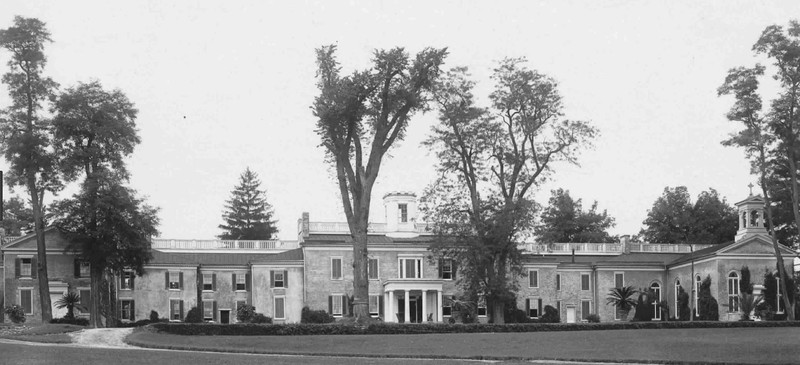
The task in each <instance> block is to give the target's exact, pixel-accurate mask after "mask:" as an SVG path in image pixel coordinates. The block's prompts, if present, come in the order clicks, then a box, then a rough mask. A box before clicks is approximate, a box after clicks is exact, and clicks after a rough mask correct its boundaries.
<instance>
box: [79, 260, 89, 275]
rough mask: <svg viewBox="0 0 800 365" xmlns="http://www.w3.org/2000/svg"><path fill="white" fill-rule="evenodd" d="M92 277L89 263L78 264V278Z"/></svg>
mask: <svg viewBox="0 0 800 365" xmlns="http://www.w3.org/2000/svg"><path fill="white" fill-rule="evenodd" d="M91 275H92V274H91V270H89V263H88V262H83V261H79V262H78V277H79V278H88V277H90V276H91Z"/></svg>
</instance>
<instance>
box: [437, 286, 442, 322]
mask: <svg viewBox="0 0 800 365" xmlns="http://www.w3.org/2000/svg"><path fill="white" fill-rule="evenodd" d="M436 303H437V304H436V305H437V307H436V319H437V320H438V321H439V322H440V323H441V322H444V317H443V316H442V307H443V306H444V303H442V291H441V290H437V291H436Z"/></svg>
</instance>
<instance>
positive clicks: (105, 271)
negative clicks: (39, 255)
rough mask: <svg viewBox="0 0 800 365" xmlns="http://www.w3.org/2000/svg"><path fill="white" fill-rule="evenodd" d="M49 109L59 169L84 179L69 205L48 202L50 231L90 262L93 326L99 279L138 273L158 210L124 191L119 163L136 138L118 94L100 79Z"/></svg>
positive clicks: (130, 110) (127, 106)
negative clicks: (52, 221) (51, 206)
mask: <svg viewBox="0 0 800 365" xmlns="http://www.w3.org/2000/svg"><path fill="white" fill-rule="evenodd" d="M53 111H54V113H55V116H54V119H53V134H54V145H55V150H56V151H57V153H58V154H59V156H61V159H60V160H59V168H60V170H61V171H62V173H63V174H64V176H65V178H66V179H67V180H69V181H73V180H76V179H78V178H79V177H80V176H83V177H84V180H83V183H82V184H81V191H80V192H79V193H78V194H75V195H74V196H73V198H72V199H71V200H65V201H62V202H57V203H55V204H54V207H55V211H56V214H57V216H58V219H57V220H56V222H55V225H56V227H58V228H59V230H60V231H61V232H63V233H64V234H65V235H66V237H67V239H68V240H69V242H70V245H69V246H68V247H67V249H68V250H72V251H74V252H75V253H76V254H77V255H78V257H79V258H80V259H82V260H84V261H86V262H88V263H89V265H90V273H91V274H90V276H91V280H92V290H91V302H92V305H91V306H90V307H91V308H95V311H96V313H93V315H92V325H93V326H95V327H97V326H100V325H102V322H101V321H100V315H99V314H100V312H101V311H102V307H101V292H102V290H103V287H102V285H101V284H102V282H103V279H104V276H106V275H107V276H112V275H113V274H115V273H118V272H120V271H121V270H123V269H124V268H126V267H132V268H135V269H136V271H137V272H138V273H139V274H141V271H142V269H141V268H142V265H144V264H145V263H146V262H147V261H148V260H149V258H150V252H149V250H150V241H149V239H150V237H151V236H152V235H154V234H156V233H157V231H156V228H155V227H156V226H157V225H158V218H157V217H156V214H157V209H154V208H151V207H149V206H147V205H145V204H144V202H143V201H142V200H141V199H139V198H136V196H135V192H134V191H133V190H131V189H129V188H126V187H124V186H123V182H125V181H127V179H128V177H129V175H128V170H127V167H126V164H125V158H126V157H128V156H129V155H130V154H131V153H133V150H134V148H135V146H136V145H137V144H139V142H140V139H139V136H138V134H137V130H136V115H137V112H138V111H137V110H136V108H135V107H134V105H133V103H132V102H131V101H130V100H128V98H127V97H126V96H125V94H124V93H122V92H121V91H119V90H113V91H106V90H104V89H103V87H102V85H100V83H99V82H96V81H95V82H90V83H79V84H78V85H77V86H75V87H71V88H69V89H67V90H66V91H65V92H64V93H62V94H61V95H59V97H58V100H57V101H56V103H55V105H54V108H53Z"/></svg>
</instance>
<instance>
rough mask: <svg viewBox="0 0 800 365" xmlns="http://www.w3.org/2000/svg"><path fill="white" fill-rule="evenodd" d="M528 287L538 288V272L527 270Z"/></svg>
mask: <svg viewBox="0 0 800 365" xmlns="http://www.w3.org/2000/svg"><path fill="white" fill-rule="evenodd" d="M528 287H529V288H538V287H539V270H528Z"/></svg>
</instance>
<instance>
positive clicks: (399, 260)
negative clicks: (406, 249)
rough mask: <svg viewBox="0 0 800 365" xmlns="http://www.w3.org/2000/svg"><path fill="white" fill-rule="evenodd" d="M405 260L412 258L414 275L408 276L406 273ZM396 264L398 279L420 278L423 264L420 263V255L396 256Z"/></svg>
mask: <svg viewBox="0 0 800 365" xmlns="http://www.w3.org/2000/svg"><path fill="white" fill-rule="evenodd" d="M406 260H414V261H415V262H416V264H415V265H414V274H415V276H414V277H408V273H407V272H406ZM397 265H398V267H399V270H398V276H399V278H400V279H422V278H423V275H422V273H423V272H424V266H423V263H422V257H421V256H404V257H398V258H397Z"/></svg>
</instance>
